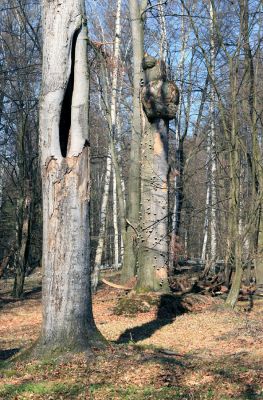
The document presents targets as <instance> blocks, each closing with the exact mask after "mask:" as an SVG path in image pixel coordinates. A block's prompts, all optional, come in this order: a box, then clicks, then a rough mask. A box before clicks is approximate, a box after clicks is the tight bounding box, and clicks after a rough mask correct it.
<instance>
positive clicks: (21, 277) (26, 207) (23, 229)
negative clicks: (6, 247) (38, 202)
mask: <svg viewBox="0 0 263 400" xmlns="http://www.w3.org/2000/svg"><path fill="white" fill-rule="evenodd" d="M27 190H28V192H29V188H27ZM31 202H32V199H31V195H30V194H28V195H26V197H25V199H24V201H23V202H22V207H21V209H20V210H19V212H18V218H19V220H20V217H21V222H20V221H19V223H18V232H17V251H16V254H15V260H14V267H15V281H14V287H13V293H12V294H13V296H14V297H16V298H19V297H21V296H22V295H23V290H24V282H25V275H26V265H27V258H28V257H27V256H28V245H29V234H30V211H31V210H30V209H31Z"/></svg>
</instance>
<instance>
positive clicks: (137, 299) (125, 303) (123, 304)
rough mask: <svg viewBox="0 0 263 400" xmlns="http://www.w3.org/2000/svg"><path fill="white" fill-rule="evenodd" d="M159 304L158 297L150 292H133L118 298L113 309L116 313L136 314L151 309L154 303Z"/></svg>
mask: <svg viewBox="0 0 263 400" xmlns="http://www.w3.org/2000/svg"><path fill="white" fill-rule="evenodd" d="M156 304H158V299H157V298H156V297H154V296H151V295H149V294H136V293H134V294H132V295H130V296H126V297H122V298H120V299H119V300H118V302H117V304H116V306H115V307H114V309H113V313H114V314H116V315H127V316H134V315H136V314H138V313H145V312H148V311H150V309H151V307H152V306H153V305H156Z"/></svg>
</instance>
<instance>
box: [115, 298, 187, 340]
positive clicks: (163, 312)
mask: <svg viewBox="0 0 263 400" xmlns="http://www.w3.org/2000/svg"><path fill="white" fill-rule="evenodd" d="M185 312H187V309H186V308H185V307H184V306H183V304H182V298H181V297H175V296H173V295H169V294H164V295H162V296H161V297H160V301H159V304H158V309H157V314H156V319H155V320H154V321H150V322H146V323H145V324H143V325H140V326H136V327H134V328H131V329H126V330H125V331H124V332H123V333H122V334H121V335H120V336H119V338H118V340H117V343H128V342H130V341H132V342H138V341H140V340H143V339H147V338H149V337H151V336H152V335H153V334H154V333H155V332H156V331H158V330H159V329H161V328H162V327H163V326H165V325H169V324H172V323H173V321H174V320H175V318H176V316H178V315H182V314H183V313H185Z"/></svg>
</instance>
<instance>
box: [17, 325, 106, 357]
mask: <svg viewBox="0 0 263 400" xmlns="http://www.w3.org/2000/svg"><path fill="white" fill-rule="evenodd" d="M107 345H108V342H107V340H106V339H105V338H104V337H103V336H102V334H101V333H100V332H99V331H98V330H94V331H92V332H89V334H88V335H87V336H84V337H81V338H72V339H71V340H70V341H69V340H68V341H66V340H65V338H63V339H61V340H60V341H58V340H56V341H51V340H49V341H46V340H45V339H44V338H41V337H40V338H39V339H38V340H37V342H36V343H34V344H33V345H32V346H31V347H30V348H28V349H26V350H24V351H22V352H21V353H20V354H18V355H17V356H15V357H14V359H13V360H14V361H26V360H36V359H38V360H52V361H55V362H61V361H63V360H68V359H71V358H72V357H74V356H75V355H76V354H79V353H82V354H85V356H86V357H87V358H90V357H93V356H94V349H103V348H105V347H107Z"/></svg>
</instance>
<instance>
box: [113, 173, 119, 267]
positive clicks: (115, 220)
mask: <svg viewBox="0 0 263 400" xmlns="http://www.w3.org/2000/svg"><path fill="white" fill-rule="evenodd" d="M112 181H113V227H114V266H115V269H118V266H119V229H118V207H117V185H116V175H115V172H114V171H113V179H112Z"/></svg>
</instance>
